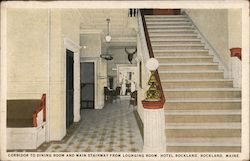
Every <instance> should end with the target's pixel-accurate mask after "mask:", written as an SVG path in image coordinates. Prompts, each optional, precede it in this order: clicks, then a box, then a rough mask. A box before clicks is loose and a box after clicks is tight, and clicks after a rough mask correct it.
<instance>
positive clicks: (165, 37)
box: [150, 35, 197, 40]
mask: <svg viewBox="0 0 250 161" xmlns="http://www.w3.org/2000/svg"><path fill="white" fill-rule="evenodd" d="M158 38H159V39H174V40H176V39H196V38H197V36H173V35H161V36H158V35H157V36H150V40H155V39H158Z"/></svg>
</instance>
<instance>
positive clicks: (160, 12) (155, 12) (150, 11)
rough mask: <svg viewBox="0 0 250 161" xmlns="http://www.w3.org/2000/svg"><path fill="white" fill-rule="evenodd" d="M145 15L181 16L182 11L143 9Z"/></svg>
mask: <svg viewBox="0 0 250 161" xmlns="http://www.w3.org/2000/svg"><path fill="white" fill-rule="evenodd" d="M141 13H143V14H144V15H180V14H181V9H141Z"/></svg>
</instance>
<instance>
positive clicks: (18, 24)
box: [7, 9, 48, 99]
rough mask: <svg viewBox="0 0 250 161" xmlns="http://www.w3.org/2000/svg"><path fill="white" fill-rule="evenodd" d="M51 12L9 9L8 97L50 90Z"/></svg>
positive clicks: (34, 95) (31, 95) (19, 96)
mask: <svg viewBox="0 0 250 161" xmlns="http://www.w3.org/2000/svg"><path fill="white" fill-rule="evenodd" d="M47 60H48V12H47V10H46V9H8V10H7V69H8V71H7V82H8V92H7V99H20V98H30V99H32V98H33V99H39V98H40V97H41V96H42V93H47V92H48V88H47V87H48V61H47Z"/></svg>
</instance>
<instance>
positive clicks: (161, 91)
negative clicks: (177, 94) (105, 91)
mask: <svg viewBox="0 0 250 161" xmlns="http://www.w3.org/2000/svg"><path fill="white" fill-rule="evenodd" d="M147 13H148V12H147V11H146V12H144V10H141V17H142V24H143V28H144V32H145V38H146V42H147V47H148V52H149V57H150V58H154V52H153V48H152V45H151V41H150V37H149V33H148V29H147V25H146V20H145V17H144V15H146V14H147ZM155 78H156V80H157V82H158V86H157V88H158V90H160V93H161V101H157V102H151V103H149V102H147V101H145V100H143V101H142V104H143V107H144V108H149V109H157V108H163V105H164V103H165V96H164V92H163V88H162V85H161V80H160V76H159V73H158V70H156V71H155ZM153 104H155V106H154V105H153ZM144 105H145V106H144Z"/></svg>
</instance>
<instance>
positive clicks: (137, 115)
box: [134, 110, 144, 139]
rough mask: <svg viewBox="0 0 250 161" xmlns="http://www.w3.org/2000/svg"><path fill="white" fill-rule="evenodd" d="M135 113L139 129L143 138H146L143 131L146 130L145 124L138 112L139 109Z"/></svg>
mask: <svg viewBox="0 0 250 161" xmlns="http://www.w3.org/2000/svg"><path fill="white" fill-rule="evenodd" d="M134 115H135V119H136V122H137V125H138V127H139V130H140V133H141V136H142V139H144V133H143V131H144V125H143V122H142V120H141V118H140V115H139V113H138V112H137V110H134Z"/></svg>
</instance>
